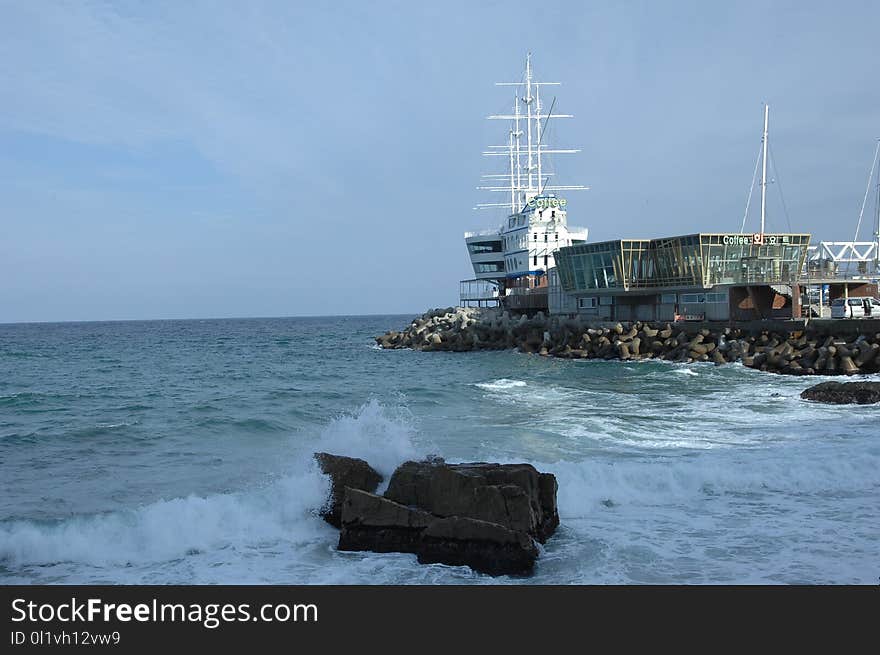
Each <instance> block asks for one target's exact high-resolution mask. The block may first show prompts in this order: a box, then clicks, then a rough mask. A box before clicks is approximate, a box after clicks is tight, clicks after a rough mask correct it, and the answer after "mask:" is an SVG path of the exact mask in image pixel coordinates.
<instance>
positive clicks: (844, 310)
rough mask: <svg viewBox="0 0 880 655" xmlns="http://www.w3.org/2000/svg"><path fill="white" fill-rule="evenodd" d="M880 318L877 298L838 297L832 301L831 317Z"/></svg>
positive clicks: (879, 303) (879, 301)
mask: <svg viewBox="0 0 880 655" xmlns="http://www.w3.org/2000/svg"><path fill="white" fill-rule="evenodd" d="M868 316H870V317H872V318H880V300H877V298H870V297H869V298H837V299H836V300H835V301H834V302H832V303H831V318H865V317H868Z"/></svg>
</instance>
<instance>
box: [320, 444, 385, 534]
mask: <svg viewBox="0 0 880 655" xmlns="http://www.w3.org/2000/svg"><path fill="white" fill-rule="evenodd" d="M315 459H316V460H317V461H318V466H319V467H320V468H321V471H322V472H323V473H326V474H327V475H328V476H330V497H329V498H328V501H327V506H326V507H325V508H324V509H323V510H322V512H321V516H322V517H323V518H324V520H325V521H327V523H329V524H330V525H332V526H334V527H336V528H338V527H340V526H341V525H342V501H343V499H344V497H345V489H346V488H347V487H350V488H352V489H359V490H362V491H370V492H372V491H375V490H376V488H377V487H378V486H379V483H381V482H382V476H381V475H380V474H379V473H378V472H377V471H376V470H375V469H373V467H372V466H370V465H369V464H367V462H365V461H364V460H362V459H357V458H355V457H344V456H342V455H331V454H330V453H315Z"/></svg>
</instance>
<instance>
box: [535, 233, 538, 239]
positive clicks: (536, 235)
mask: <svg viewBox="0 0 880 655" xmlns="http://www.w3.org/2000/svg"><path fill="white" fill-rule="evenodd" d="M537 240H538V233H537V232H535V241H537Z"/></svg>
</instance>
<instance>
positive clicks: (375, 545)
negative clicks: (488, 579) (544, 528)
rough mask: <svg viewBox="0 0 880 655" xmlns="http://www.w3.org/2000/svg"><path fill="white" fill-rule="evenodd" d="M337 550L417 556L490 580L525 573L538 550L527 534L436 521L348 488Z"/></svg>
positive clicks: (469, 522)
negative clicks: (411, 554) (484, 574)
mask: <svg viewBox="0 0 880 655" xmlns="http://www.w3.org/2000/svg"><path fill="white" fill-rule="evenodd" d="M338 548H339V550H349V551H364V550H369V551H373V552H377V553H391V552H398V553H415V554H416V555H417V556H418V560H419V562H421V563H423V564H432V563H441V564H449V565H451V566H470V567H471V568H472V569H474V570H475V571H479V572H481V573H488V574H490V575H504V574H512V573H529V572H530V571H531V570H532V569H533V568H534V565H535V559H536V558H537V557H538V548H537V546H535V542H534V541H533V539H532V538H531V537H530V536H529V535H528V534H526V533H525V532H521V531H516V530H509V529H507V528H505V527H504V526H502V525H499V524H497V523H490V522H488V521H479V520H476V519H471V518H464V517H458V516H454V517H451V518H444V517H438V516H434V515H433V514H430V513H428V512H425V511H423V510H421V509H416V508H413V507H406V506H405V505H401V504H399V503H395V502H394V501H393V500H388V499H387V498H383V497H382V496H377V495H375V494H371V493H367V492H365V491H359V490H357V489H352V488H350V487H349V488H346V490H345V497H344V499H343V502H342V530H341V531H340V533H339V546H338Z"/></svg>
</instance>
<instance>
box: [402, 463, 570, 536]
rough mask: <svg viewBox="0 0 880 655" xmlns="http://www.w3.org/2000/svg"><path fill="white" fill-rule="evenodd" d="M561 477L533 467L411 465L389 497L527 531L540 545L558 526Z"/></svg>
mask: <svg viewBox="0 0 880 655" xmlns="http://www.w3.org/2000/svg"><path fill="white" fill-rule="evenodd" d="M556 491H557V484H556V478H555V477H554V476H553V475H551V474H549V473H539V472H538V470H537V469H535V467H534V466H532V465H531V464H486V463H473V464H445V463H442V462H433V461H429V462H406V463H404V464H402V465H401V466H399V467H398V468H397V470H396V471H395V472H394V474H393V475H392V476H391V481H390V482H389V484H388V490H387V491H386V492H385V497H386V498H389V499H390V500H393V501H395V502H397V503H400V504H402V505H412V506H416V507H419V508H422V509H425V510H427V511H428V512H431V513H432V514H435V515H437V516H441V517H450V516H458V517H464V518H470V519H476V520H479V521H487V522H489V523H496V524H498V525H501V526H503V527H505V528H507V529H508V530H513V531H515V532H525V533H526V534H528V535H530V536H532V537H534V538H535V539H537V540H538V541H540V542H541V543H543V542H545V541H546V540H547V538H548V537H549V536H550V535H551V534H553V532H554V531H555V530H556V527H557V526H558V525H559V514H558V512H557V509H556Z"/></svg>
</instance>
